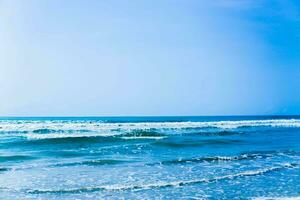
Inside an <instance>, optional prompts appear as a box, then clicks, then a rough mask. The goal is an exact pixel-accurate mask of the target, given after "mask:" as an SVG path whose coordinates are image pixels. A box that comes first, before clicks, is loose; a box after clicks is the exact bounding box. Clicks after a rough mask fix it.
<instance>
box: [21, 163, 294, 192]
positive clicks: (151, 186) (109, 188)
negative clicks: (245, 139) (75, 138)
mask: <svg viewBox="0 0 300 200" xmlns="http://www.w3.org/2000/svg"><path fill="white" fill-rule="evenodd" d="M296 167H299V164H298V163H297V164H295V163H286V164H282V165H280V166H274V167H268V168H264V169H260V170H249V171H245V172H240V173H237V174H230V175H224V176H218V177H214V178H202V179H193V180H183V181H172V182H158V183H151V184H144V185H103V186H99V187H84V188H71V189H61V190H51V189H49V190H47V189H27V190H26V192H27V193H30V194H44V193H56V194H64V193H84V192H98V191H120V190H121V191H123V190H149V189H161V188H167V187H182V186H188V185H194V184H201V183H211V182H216V181H224V180H232V179H235V178H243V177H248V176H258V175H263V174H266V173H270V172H273V171H278V170H283V169H290V168H296Z"/></svg>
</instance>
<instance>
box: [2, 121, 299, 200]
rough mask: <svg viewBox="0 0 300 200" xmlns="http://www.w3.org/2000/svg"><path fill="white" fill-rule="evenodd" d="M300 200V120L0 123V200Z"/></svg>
mask: <svg viewBox="0 0 300 200" xmlns="http://www.w3.org/2000/svg"><path fill="white" fill-rule="evenodd" d="M299 196H300V117H298V116H286V117H279V116H264V117H262V116H261V117H102V118H67V117H65V118H51V117H49V118H0V199H281V198H288V197H293V198H296V197H298V198H299Z"/></svg>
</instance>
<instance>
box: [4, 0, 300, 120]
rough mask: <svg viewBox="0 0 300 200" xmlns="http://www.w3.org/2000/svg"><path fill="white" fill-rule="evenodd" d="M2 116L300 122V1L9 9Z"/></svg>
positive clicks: (127, 0)
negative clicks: (290, 118) (299, 117)
mask: <svg viewBox="0 0 300 200" xmlns="http://www.w3.org/2000/svg"><path fill="white" fill-rule="evenodd" d="M0 94H1V95H0V116H127V115H130V116H132V115H134V116H138V115H143V116H146V115H165V116H166V115H291V114H300V2H299V1H298V0H215V1H211V0H187V1H186V0H153V1H147V0H111V1H106V0H89V1H85V0H72V1H71V0H66V1H61V0H43V1H40V0H0Z"/></svg>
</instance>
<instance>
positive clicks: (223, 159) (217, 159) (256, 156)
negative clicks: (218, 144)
mask: <svg viewBox="0 0 300 200" xmlns="http://www.w3.org/2000/svg"><path fill="white" fill-rule="evenodd" d="M274 156H275V155H271V154H241V155H238V156H208V157H200V158H190V159H175V160H166V161H161V162H159V163H155V164H160V165H175V164H186V163H202V162H226V161H241V160H251V159H263V158H270V157H274ZM155 164H149V165H155Z"/></svg>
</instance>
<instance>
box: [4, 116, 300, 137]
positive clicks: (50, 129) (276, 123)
mask: <svg viewBox="0 0 300 200" xmlns="http://www.w3.org/2000/svg"><path fill="white" fill-rule="evenodd" d="M245 127H248V128H249V127H300V119H273V120H272V119H270V120H240V121H209V122H136V123H133V122H130V123H127V122H126V123H103V122H101V121H51V120H49V121H20V120H10V121H3V120H0V132H5V131H9V132H15V133H22V132H29V133H37V134H43V133H61V132H64V133H65V132H97V133H99V132H101V133H114V134H115V133H118V132H128V131H137V130H148V131H149V130H150V131H151V130H158V129H163V130H165V129H172V130H174V129H209V128H217V129H223V130H224V129H225V130H226V129H237V128H245Z"/></svg>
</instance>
